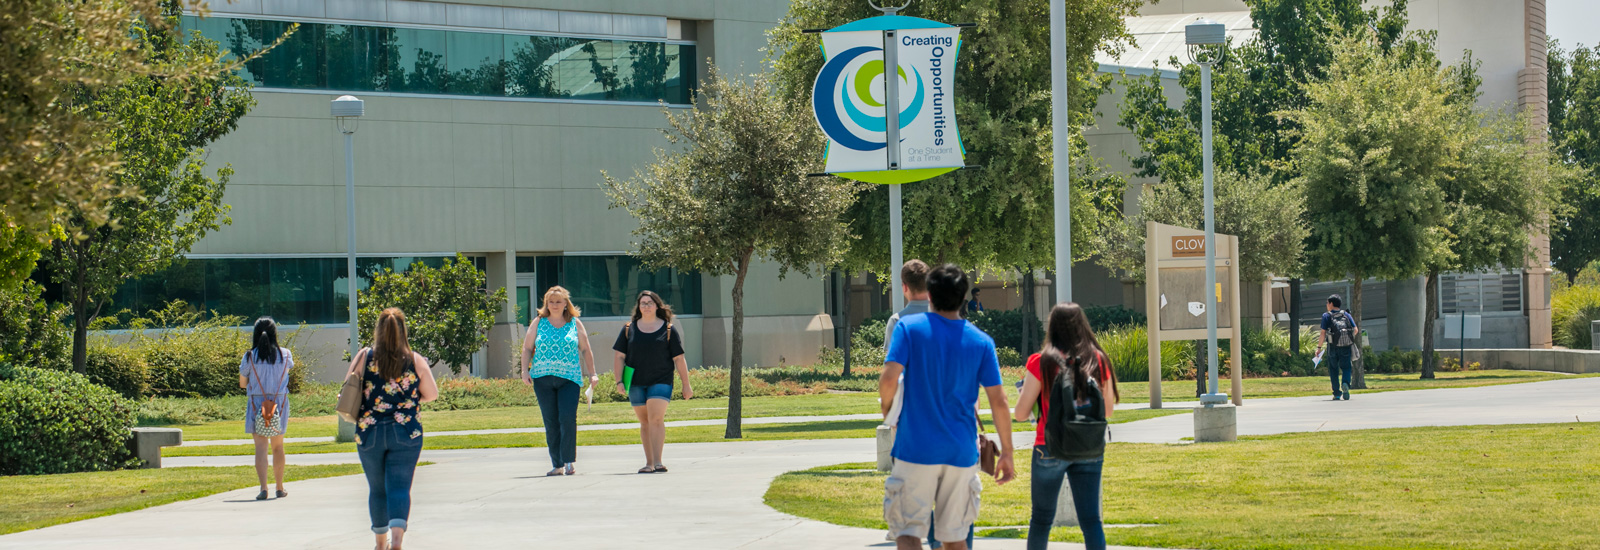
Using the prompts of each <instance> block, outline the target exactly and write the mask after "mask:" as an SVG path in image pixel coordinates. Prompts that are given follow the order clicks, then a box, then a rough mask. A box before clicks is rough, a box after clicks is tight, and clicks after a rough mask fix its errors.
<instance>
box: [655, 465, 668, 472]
mask: <svg viewBox="0 0 1600 550" xmlns="http://www.w3.org/2000/svg"><path fill="white" fill-rule="evenodd" d="M656 473H661V474H664V473H667V467H666V466H662V465H660V464H657V465H656Z"/></svg>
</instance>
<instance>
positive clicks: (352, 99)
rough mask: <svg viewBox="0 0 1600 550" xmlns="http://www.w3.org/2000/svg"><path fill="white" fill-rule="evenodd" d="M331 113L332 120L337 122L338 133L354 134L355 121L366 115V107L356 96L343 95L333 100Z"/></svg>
mask: <svg viewBox="0 0 1600 550" xmlns="http://www.w3.org/2000/svg"><path fill="white" fill-rule="evenodd" d="M331 111H332V113H333V118H334V120H337V121H339V131H340V132H344V133H346V134H354V133H355V132H356V123H357V121H359V120H360V119H361V115H364V114H366V106H365V105H364V104H363V103H362V101H361V100H360V99H358V98H356V96H351V95H343V96H339V98H338V99H335V100H333V105H332V108H331Z"/></svg>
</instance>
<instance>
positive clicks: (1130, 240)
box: [1097, 172, 1310, 282]
mask: <svg viewBox="0 0 1600 550" xmlns="http://www.w3.org/2000/svg"><path fill="white" fill-rule="evenodd" d="M1215 183H1216V185H1215V189H1214V190H1213V191H1214V192H1215V195H1216V197H1215V198H1216V211H1215V214H1216V225H1217V232H1218V233H1223V234H1228V235H1236V236H1238V237H1239V248H1240V254H1239V279H1240V280H1241V281H1248V282H1260V281H1264V280H1266V279H1267V277H1269V276H1271V275H1273V274H1289V273H1293V272H1295V271H1296V270H1297V269H1298V268H1299V266H1300V259H1301V255H1302V253H1303V251H1304V248H1305V239H1306V237H1307V236H1309V235H1310V230H1309V229H1308V228H1307V226H1306V222H1305V221H1304V219H1303V218H1302V216H1304V215H1305V210H1306V206H1305V194H1304V191H1303V190H1302V189H1301V188H1300V187H1299V186H1298V185H1297V184H1295V183H1294V182H1289V183H1285V184H1283V185H1277V186H1274V185H1273V184H1272V181H1271V179H1270V178H1268V177H1267V176H1265V175H1260V174H1240V173H1235V172H1222V173H1219V174H1217V178H1216V182H1215ZM1202 196H1203V195H1202V183H1201V181H1200V180H1199V179H1197V178H1184V179H1178V180H1175V181H1170V182H1168V183H1164V184H1161V185H1156V186H1153V187H1150V188H1146V189H1145V190H1144V192H1143V193H1142V194H1141V195H1140V197H1139V211H1138V212H1136V213H1134V214H1131V215H1129V216H1127V218H1125V219H1124V220H1122V221H1121V222H1118V223H1113V224H1108V225H1107V226H1106V228H1105V231H1104V232H1102V233H1101V237H1100V240H1101V244H1100V250H1101V255H1100V256H1099V257H1098V258H1097V261H1099V262H1100V264H1101V265H1103V266H1105V267H1106V268H1108V269H1120V270H1122V271H1123V272H1125V273H1127V274H1129V275H1130V276H1132V277H1134V278H1135V279H1137V280H1141V281H1142V280H1144V260H1145V248H1144V247H1145V222H1146V221H1153V222H1157V223H1164V224H1168V225H1176V226H1180V227H1201V226H1202V225H1203V224H1204V223H1205V211H1204V210H1203V207H1204V203H1203V201H1202V200H1201V199H1202Z"/></svg>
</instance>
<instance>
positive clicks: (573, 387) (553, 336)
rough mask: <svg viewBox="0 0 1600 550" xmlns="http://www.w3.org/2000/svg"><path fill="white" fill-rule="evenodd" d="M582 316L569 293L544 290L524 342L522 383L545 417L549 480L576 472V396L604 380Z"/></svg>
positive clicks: (562, 289) (559, 288)
mask: <svg viewBox="0 0 1600 550" xmlns="http://www.w3.org/2000/svg"><path fill="white" fill-rule="evenodd" d="M581 313H582V312H581V311H580V310H579V309H578V306H575V305H572V294H571V293H569V292H567V289H565V288H562V287H559V286H553V287H550V290H546V291H545V292H544V307H541V308H539V317H538V320H537V321H536V322H534V323H533V324H532V326H529V327H528V334H527V335H525V336H523V338H522V364H524V365H527V366H528V368H527V369H526V370H524V371H523V372H522V382H523V383H524V384H527V385H529V386H533V393H534V396H535V397H537V398H538V399H539V412H540V413H541V414H542V415H543V416H544V442H545V446H546V447H547V448H548V449H549V451H550V464H551V465H552V469H551V470H550V471H549V472H548V473H546V474H545V475H547V476H558V475H563V474H565V475H569V476H570V475H575V474H577V473H578V470H577V467H578V466H577V462H578V393H579V390H580V389H581V388H583V382H584V379H588V380H589V383H591V384H593V383H595V382H599V381H600V377H599V376H598V375H596V374H595V372H594V353H593V352H591V351H590V350H589V336H588V335H589V333H588V332H587V331H585V330H584V329H583V321H579V320H578V315H580V314H581ZM530 357H531V361H530Z"/></svg>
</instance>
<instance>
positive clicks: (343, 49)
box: [324, 25, 397, 92]
mask: <svg viewBox="0 0 1600 550" xmlns="http://www.w3.org/2000/svg"><path fill="white" fill-rule="evenodd" d="M324 40H326V42H327V49H326V52H327V53H326V57H327V59H326V63H327V67H328V87H329V88H332V89H335V90H351V91H363V92H364V91H385V90H388V89H389V85H388V82H389V76H390V75H391V74H393V73H394V71H393V69H392V68H391V66H390V65H391V62H392V61H393V60H394V58H395V55H396V51H397V43H396V42H395V34H394V29H389V28H383V27H365V26H360V25H328V26H327V30H326V35H325V38H324Z"/></svg>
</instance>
